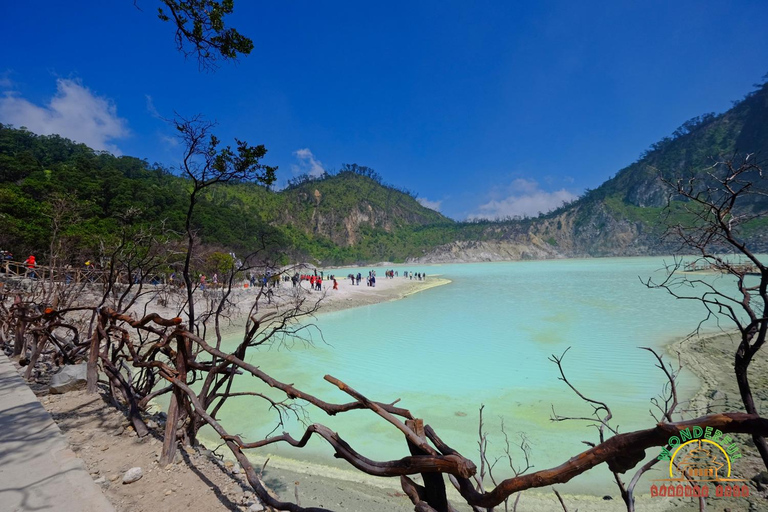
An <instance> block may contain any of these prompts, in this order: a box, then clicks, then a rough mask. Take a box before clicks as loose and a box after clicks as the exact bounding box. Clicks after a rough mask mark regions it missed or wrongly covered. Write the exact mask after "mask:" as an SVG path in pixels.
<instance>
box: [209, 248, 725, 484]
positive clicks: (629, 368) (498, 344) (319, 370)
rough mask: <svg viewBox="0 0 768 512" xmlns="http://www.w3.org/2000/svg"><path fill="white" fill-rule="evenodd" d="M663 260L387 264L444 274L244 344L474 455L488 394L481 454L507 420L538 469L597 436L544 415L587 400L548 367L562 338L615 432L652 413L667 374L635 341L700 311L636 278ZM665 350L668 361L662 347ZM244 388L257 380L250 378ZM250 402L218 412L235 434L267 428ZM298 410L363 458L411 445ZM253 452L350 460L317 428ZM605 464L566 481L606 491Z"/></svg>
mask: <svg viewBox="0 0 768 512" xmlns="http://www.w3.org/2000/svg"><path fill="white" fill-rule="evenodd" d="M663 261H664V260H663V259H662V258H615V259H585V260H554V261H529V262H505V263H481V264H453V265H429V266H426V265H423V266H413V265H411V266H408V265H405V266H394V267H390V268H395V269H399V270H401V271H402V270H404V269H408V270H411V271H414V272H426V273H427V274H428V275H430V276H436V275H439V276H441V277H443V278H447V279H450V280H451V281H452V282H451V283H450V284H448V285H445V286H439V287H435V288H432V289H429V290H426V291H424V292H420V293H417V294H414V295H411V296H409V297H407V298H405V299H402V300H398V301H393V302H388V303H383V304H377V305H373V306H365V307H359V308H354V309H350V310H345V311H339V312H334V313H328V314H323V315H320V316H319V317H318V318H317V321H316V324H317V326H318V327H319V329H320V330H321V331H322V339H321V338H320V337H319V336H318V335H315V336H314V344H313V345H311V346H308V345H305V344H303V343H296V344H293V345H292V346H291V347H290V349H286V347H284V346H282V347H281V346H273V347H271V348H269V349H261V350H259V351H254V352H252V353H251V354H250V356H249V362H251V363H253V364H257V365H259V366H261V367H262V368H263V369H264V370H265V371H267V372H268V373H270V374H271V375H272V376H274V377H275V378H277V379H280V380H282V381H284V382H290V383H294V384H295V385H296V386H297V387H299V388H301V389H304V390H306V391H308V392H310V393H313V394H315V395H316V396H319V397H320V398H323V399H325V400H327V401H333V402H346V401H349V400H350V398H349V397H348V396H347V395H345V394H344V393H342V392H341V391H339V390H338V389H336V388H335V387H334V386H332V385H331V384H329V383H327V382H325V381H324V380H323V376H324V375H325V374H330V375H333V376H334V377H337V378H339V379H341V380H342V381H344V382H346V383H347V384H348V385H349V386H351V387H353V388H355V389H357V390H358V391H360V392H361V393H363V394H365V395H367V396H368V397H369V398H371V399H375V400H378V401H382V402H391V401H394V400H396V399H398V398H399V399H401V401H400V402H399V403H398V405H399V406H402V407H405V408H407V409H409V410H410V411H411V412H412V413H413V414H414V416H416V417H420V418H424V420H425V422H426V423H427V424H429V425H431V426H432V427H433V428H435V430H436V431H437V433H438V434H439V435H440V436H441V437H442V439H443V440H444V441H445V442H446V443H448V444H449V445H451V446H452V447H454V448H455V449H457V450H459V451H460V452H462V453H463V454H464V455H466V456H468V457H469V458H471V459H473V460H475V462H478V457H477V453H478V449H477V430H478V408H479V407H480V405H481V404H485V413H484V416H485V423H486V429H487V430H488V432H489V434H490V438H489V440H490V445H489V452H490V454H491V455H497V456H500V455H503V451H502V450H503V446H504V444H503V437H502V436H501V434H500V431H499V425H500V418H502V417H503V418H504V423H505V427H506V430H507V432H508V433H509V434H510V440H511V441H512V442H513V443H514V442H515V441H516V439H517V436H518V432H525V435H526V436H527V439H528V441H529V443H530V445H531V452H532V453H531V457H532V462H533V464H534V465H535V470H538V469H545V468H547V467H551V466H554V465H557V464H560V463H562V462H564V461H565V460H566V459H568V458H569V457H571V456H573V455H576V454H577V453H579V452H581V451H583V450H584V449H586V448H587V447H586V446H585V445H584V444H583V443H582V441H596V440H597V434H596V431H595V429H594V428H591V427H589V426H588V424H587V423H585V422H579V421H568V422H553V421H551V420H550V417H551V416H552V408H553V407H554V409H555V411H556V412H557V413H558V414H560V415H565V416H589V415H590V414H591V408H590V407H589V406H588V405H587V404H585V403H583V402H582V401H580V400H579V399H578V398H577V397H576V396H575V395H574V394H573V392H572V391H571V390H570V389H568V388H567V386H566V385H565V383H563V382H561V381H559V380H558V377H559V373H558V370H557V366H556V365H555V364H553V363H552V362H550V361H549V360H548V358H549V357H550V356H551V355H552V354H557V355H560V354H562V353H563V352H564V351H565V350H566V349H567V348H568V347H571V349H570V350H569V352H568V354H567V356H566V358H565V360H564V366H565V369H566V372H567V376H568V378H569V380H571V382H572V383H573V384H574V385H576V386H577V387H578V388H579V389H580V390H581V391H582V392H583V393H584V394H586V395H587V396H589V397H591V398H594V399H598V400H601V401H604V402H606V403H608V405H609V406H611V408H612V410H613V413H614V422H613V424H614V425H618V426H619V430H620V431H622V432H626V431H629V430H633V429H639V428H649V427H652V426H653V425H654V424H655V420H654V419H653V418H652V417H651V416H650V414H649V412H648V411H649V409H650V408H651V405H650V399H651V398H653V397H655V396H657V395H659V393H661V391H662V386H663V385H664V382H665V380H664V376H663V374H662V373H661V371H660V370H658V369H656V368H655V367H654V364H655V360H654V359H653V357H652V355H651V354H650V353H648V352H647V351H644V350H640V349H639V348H638V347H642V346H648V347H654V348H657V349H659V350H661V351H662V352H663V351H664V347H665V346H666V345H667V344H668V343H669V342H671V341H673V340H675V339H677V338H680V337H682V336H685V335H686V334H688V333H690V332H691V330H692V329H694V328H695V326H696V325H697V323H698V322H699V321H700V320H701V319H702V318H704V310H703V307H702V306H701V305H700V304H698V303H696V302H693V301H680V300H675V299H674V298H672V297H670V296H669V295H668V294H667V293H666V292H665V291H662V290H649V289H648V288H646V287H645V286H644V285H643V284H642V283H641V282H640V278H642V279H647V278H648V277H654V278H656V279H660V278H662V277H663V275H664V272H663V271H662V270H661V269H662V267H663ZM667 261H671V258H670V259H667ZM358 270H359V269H355V271H358ZM365 270H367V269H364V270H363V273H364V272H365ZM383 270H384V269H383V268H382V269H377V275H379V276H383ZM335 273H336V274H337V275H346V274H347V272H346V271H343V270H341V271H339V270H337V271H335ZM378 279H383V277H378ZM396 279H403V278H402V277H399V278H396ZM345 284H346V283H345ZM713 327H714V326H713ZM323 339H324V341H323ZM665 359H667V360H669V359H670V357H669V356H668V355H666V353H665ZM697 386H698V383H697V381H696V379H695V378H694V377H693V376H692V375H691V374H688V373H685V372H684V373H683V375H682V377H681V382H680V390H681V394H682V395H683V396H690V395H691V394H692V393H693V392H694V391H695V390H696V389H697ZM239 387H240V388H241V389H251V390H259V391H263V390H264V389H265V387H264V386H263V385H261V384H259V383H258V382H257V381H256V380H255V379H251V378H247V377H246V378H243V379H241V380H240V384H239ZM276 396H277V395H276ZM245 403H246V399H240V401H239V402H238V401H235V400H234V399H233V400H232V402H231V404H230V405H229V406H228V409H227V410H225V411H222V413H221V414H220V419H221V420H222V422H223V424H224V425H226V426H227V427H228V429H229V431H230V432H237V433H240V434H244V435H245V436H246V438H249V439H257V438H260V437H264V436H265V435H266V434H267V433H268V432H269V431H270V430H271V429H272V428H273V427H274V420H275V416H274V414H270V413H268V412H267V411H266V407H261V406H259V407H253V406H252V404H253V401H252V400H250V399H249V400H248V404H250V405H249V406H248V407H245V406H244V405H245ZM307 411H308V413H309V416H308V418H306V419H307V420H308V421H310V422H319V423H324V424H326V425H328V426H330V427H331V428H333V429H334V430H336V431H337V432H338V433H339V434H340V435H341V437H342V438H343V439H345V440H346V441H347V442H349V443H350V444H351V445H352V446H353V447H354V448H355V449H357V450H358V451H359V452H360V453H362V454H363V455H365V456H366V457H369V458H372V459H378V460H391V459H396V458H400V457H402V456H406V455H408V451H407V447H406V444H405V442H404V440H403V437H402V435H400V434H399V433H398V431H397V430H396V429H395V428H394V427H392V426H391V425H389V424H388V423H386V422H385V421H384V420H383V419H381V418H379V417H378V416H376V415H374V414H373V413H371V412H363V411H353V412H350V413H345V414H342V415H339V416H338V417H329V416H326V415H325V414H324V413H322V412H320V411H317V410H312V409H311V408H308V409H307ZM282 430H287V431H290V432H291V433H292V434H293V435H294V437H296V438H299V437H300V436H301V434H302V433H303V428H302V427H301V425H300V424H298V422H296V421H295V420H291V421H289V422H288V423H287V425H286V427H285V428H280V429H279V430H278V432H280V431H282ZM260 453H271V454H275V455H278V456H281V457H286V458H291V459H299V460H308V461H313V462H319V463H322V464H332V465H336V466H339V467H345V466H346V463H344V462H343V461H341V462H340V461H337V460H335V459H333V457H332V451H331V450H330V449H329V448H328V446H327V445H326V443H325V442H324V441H322V440H321V439H319V438H318V439H313V441H312V442H310V445H309V447H308V448H305V449H301V450H299V449H294V448H292V447H290V446H288V445H281V446H278V445H274V446H272V447H270V448H269V449H268V450H266V451H263V452H260ZM513 455H514V452H513ZM494 458H495V457H494ZM503 464H504V462H500V467H501V465H503ZM346 467H348V466H346ZM606 474H607V472H606V473H603V472H602V471H598V472H596V473H592V474H591V475H590V476H586V477H579V478H577V479H574V480H573V481H572V483H570V484H568V486H566V487H565V488H566V489H567V490H570V491H572V492H584V491H587V492H592V493H600V492H604V491H610V490H612V488H611V485H610V481H607V480H606V478H605V475H606ZM502 475H503V472H502Z"/></svg>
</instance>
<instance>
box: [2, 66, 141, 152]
mask: <svg viewBox="0 0 768 512" xmlns="http://www.w3.org/2000/svg"><path fill="white" fill-rule="evenodd" d="M0 121H2V122H4V123H7V124H12V125H14V126H17V127H20V126H26V127H27V129H29V130H30V131H32V132H34V133H38V134H41V135H51V134H54V133H55V134H59V135H61V136H63V137H67V138H70V139H73V140H75V141H77V142H82V143H83V144H87V145H88V146H90V147H92V148H93V149H98V150H106V151H109V152H111V153H114V154H116V155H119V154H121V153H120V149H119V148H118V147H117V146H116V145H115V144H114V143H113V141H114V140H115V139H121V138H124V137H127V136H128V135H129V134H130V131H129V130H128V122H127V121H126V120H125V119H123V118H121V117H118V115H117V107H116V106H115V104H114V102H112V101H111V100H109V99H107V98H104V97H101V96H97V95H95V94H94V93H93V92H92V91H91V90H90V89H88V88H87V87H85V86H84V85H83V84H82V83H81V82H80V81H79V80H71V79H64V78H60V79H58V80H57V81H56V95H55V96H54V97H53V98H51V101H50V102H49V103H48V104H47V105H44V106H39V105H35V104H33V103H31V102H29V101H27V100H26V99H24V98H22V97H20V96H19V95H18V94H16V93H13V92H10V91H5V92H4V93H3V96H2V97H0Z"/></svg>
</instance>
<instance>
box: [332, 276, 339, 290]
mask: <svg viewBox="0 0 768 512" xmlns="http://www.w3.org/2000/svg"><path fill="white" fill-rule="evenodd" d="M333 289H334V290H338V289H339V283H338V282H337V281H336V278H335V277H334V278H333Z"/></svg>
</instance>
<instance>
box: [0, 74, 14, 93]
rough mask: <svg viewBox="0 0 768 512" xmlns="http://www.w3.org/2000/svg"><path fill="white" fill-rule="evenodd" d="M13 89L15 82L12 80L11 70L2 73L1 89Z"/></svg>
mask: <svg viewBox="0 0 768 512" xmlns="http://www.w3.org/2000/svg"><path fill="white" fill-rule="evenodd" d="M12 87H13V80H11V72H10V70H6V71H3V72H2V73H0V89H4V90H8V89H10V88H12Z"/></svg>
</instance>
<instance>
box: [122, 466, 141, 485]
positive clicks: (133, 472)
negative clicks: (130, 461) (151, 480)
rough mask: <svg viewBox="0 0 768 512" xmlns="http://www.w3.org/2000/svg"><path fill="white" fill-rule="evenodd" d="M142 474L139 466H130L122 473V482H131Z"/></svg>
mask: <svg viewBox="0 0 768 512" xmlns="http://www.w3.org/2000/svg"><path fill="white" fill-rule="evenodd" d="M142 476H144V472H143V471H142V470H141V468H131V469H129V470H128V471H126V472H125V474H124V475H123V483H124V484H132V483H133V482H135V481H136V480H138V479H140V478H141V477H142Z"/></svg>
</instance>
